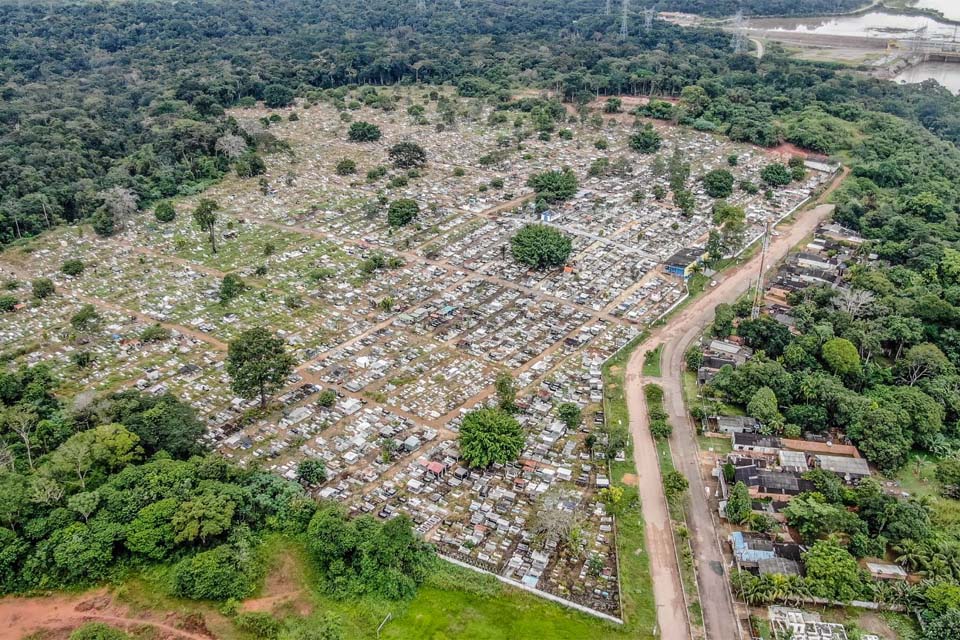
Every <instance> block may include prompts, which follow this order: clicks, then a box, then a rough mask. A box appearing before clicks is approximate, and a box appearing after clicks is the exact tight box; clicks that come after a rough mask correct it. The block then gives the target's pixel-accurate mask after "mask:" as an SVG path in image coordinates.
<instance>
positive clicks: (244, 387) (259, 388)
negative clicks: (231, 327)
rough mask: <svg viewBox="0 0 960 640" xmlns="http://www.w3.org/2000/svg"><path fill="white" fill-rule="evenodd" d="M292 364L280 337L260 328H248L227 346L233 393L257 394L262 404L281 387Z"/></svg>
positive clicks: (252, 395)
mask: <svg viewBox="0 0 960 640" xmlns="http://www.w3.org/2000/svg"><path fill="white" fill-rule="evenodd" d="M293 365H294V359H293V356H291V355H290V354H288V353H287V350H286V345H285V344H284V342H283V340H282V339H281V338H278V337H276V336H274V335H273V334H272V333H271V332H270V331H269V330H267V329H265V328H263V327H254V328H252V329H247V330H246V331H244V332H243V333H241V334H240V335H239V336H237V337H236V338H235V339H233V340H231V341H230V344H229V346H228V348H227V373H229V374H230V377H232V378H233V382H232V388H233V390H234V392H235V393H236V394H237V395H239V396H241V397H243V398H257V397H259V398H260V406H261V407H266V406H267V398H268V397H269V395H270V394H271V393H273V392H274V391H276V390H277V389H279V388H280V387H282V386H283V384H284V383H285V382H286V379H287V377H288V376H289V375H290V374H291V373H292V372H293Z"/></svg>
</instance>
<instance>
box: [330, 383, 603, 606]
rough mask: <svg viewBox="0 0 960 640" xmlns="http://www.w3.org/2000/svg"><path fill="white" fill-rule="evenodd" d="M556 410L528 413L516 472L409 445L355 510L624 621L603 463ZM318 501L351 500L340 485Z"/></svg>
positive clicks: (450, 445)
mask: <svg viewBox="0 0 960 640" xmlns="http://www.w3.org/2000/svg"><path fill="white" fill-rule="evenodd" d="M552 407H553V405H552V404H550V403H547V402H543V401H541V400H533V402H531V403H530V404H529V405H526V406H525V407H524V408H523V412H522V413H521V414H520V416H519V418H520V419H521V421H522V422H523V424H524V427H525V429H526V430H527V431H528V433H530V436H529V438H528V442H527V446H526V448H525V449H524V451H523V453H522V455H521V457H520V460H519V461H518V462H516V463H512V464H507V465H493V466H492V467H490V468H488V469H470V468H469V467H468V466H467V465H466V464H465V463H463V462H462V461H461V460H460V454H459V451H458V450H457V448H456V440H455V439H447V440H441V441H437V442H435V443H432V444H431V443H427V442H425V443H422V445H423V448H422V449H421V448H420V447H419V446H416V445H418V444H420V443H416V442H412V443H410V444H411V445H413V446H415V448H413V450H412V451H410V452H409V453H414V455H413V456H410V457H409V458H406V459H404V464H402V465H400V468H399V469H398V470H396V473H394V474H393V475H392V477H391V479H390V480H389V481H387V482H384V483H382V484H379V485H370V486H368V487H366V490H365V491H364V493H363V494H362V496H361V497H359V498H354V500H353V501H352V502H351V504H352V505H353V510H354V511H356V512H358V513H374V514H376V515H378V516H379V517H381V518H391V517H394V516H396V515H398V514H401V513H403V514H406V515H408V516H410V518H411V519H412V520H413V522H414V523H415V525H416V527H417V532H418V533H419V534H421V535H423V536H424V537H425V538H426V539H428V540H430V541H431V542H433V543H434V544H435V545H436V546H437V549H438V551H439V553H440V554H441V555H443V556H446V557H449V558H452V559H455V560H458V561H460V562H463V563H466V564H468V565H470V566H473V567H476V568H477V569H480V570H483V571H487V572H490V573H494V574H496V575H498V576H500V577H501V578H503V579H506V580H509V581H512V582H514V583H518V584H520V585H523V586H525V587H527V588H529V589H535V590H539V591H543V592H545V593H550V594H553V595H555V596H559V597H561V598H564V599H566V600H569V601H571V602H574V603H576V604H579V605H582V606H585V607H588V608H590V609H592V610H594V611H598V612H601V613H605V614H608V615H612V616H615V617H617V616H619V615H620V605H619V586H618V576H617V560H616V538H615V536H616V532H615V523H614V520H613V516H612V515H610V514H607V513H606V510H605V507H604V505H603V504H602V503H601V502H600V501H599V500H598V499H597V492H598V491H599V490H601V489H603V488H606V487H608V486H610V480H609V478H608V476H607V472H606V469H607V466H606V460H605V459H604V457H603V455H602V453H601V452H599V451H597V452H594V451H591V450H588V449H587V448H586V447H585V445H584V444H583V438H582V436H583V435H584V433H585V432H586V431H587V429H583V430H582V431H577V432H574V433H568V432H567V428H566V426H565V425H564V424H563V423H562V422H560V421H559V420H556V419H555V418H554V417H553V416H552ZM458 422H459V420H456V421H454V423H452V424H451V425H450V428H451V431H452V432H453V434H455V432H456V429H457V427H458ZM403 446H404V447H406V446H407V445H406V443H404V445H403ZM371 486H372V487H373V488H371ZM320 495H321V496H324V497H328V498H333V499H337V500H342V499H344V498H346V497H347V496H352V495H353V494H352V493H351V492H350V486H349V483H348V482H339V483H336V484H333V485H331V484H328V486H326V487H325V488H324V489H322V490H321V491H320Z"/></svg>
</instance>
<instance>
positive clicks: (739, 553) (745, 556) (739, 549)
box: [730, 531, 776, 562]
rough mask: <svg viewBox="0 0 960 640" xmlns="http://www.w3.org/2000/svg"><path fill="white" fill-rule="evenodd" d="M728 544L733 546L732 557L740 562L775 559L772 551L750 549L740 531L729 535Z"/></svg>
mask: <svg viewBox="0 0 960 640" xmlns="http://www.w3.org/2000/svg"><path fill="white" fill-rule="evenodd" d="M730 542H731V543H732V544H733V555H734V556H736V557H737V560H739V561H740V562H756V561H758V560H767V559H770V558H774V557H776V554H775V553H774V552H773V550H772V549H771V550H769V551H764V550H761V549H751V548H750V545H749V543H748V542H747V541H746V540H745V539H744V537H743V532H742V531H734V532H733V533H731V534H730Z"/></svg>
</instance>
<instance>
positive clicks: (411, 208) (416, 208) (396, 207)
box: [387, 198, 420, 227]
mask: <svg viewBox="0 0 960 640" xmlns="http://www.w3.org/2000/svg"><path fill="white" fill-rule="evenodd" d="M419 213H420V205H418V204H417V203H416V201H415V200H411V199H409V198H401V199H400V200H394V201H393V202H391V203H390V209H389V210H388V211H387V222H388V223H389V224H390V226H391V227H402V226H404V225H407V224H410V223H411V222H412V221H413V219H414V218H416V217H417V214H419Z"/></svg>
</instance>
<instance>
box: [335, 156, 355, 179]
mask: <svg viewBox="0 0 960 640" xmlns="http://www.w3.org/2000/svg"><path fill="white" fill-rule="evenodd" d="M334 171H335V172H336V174H337V175H338V176H349V175H352V174H354V173H356V172H357V163H356V162H354V161H353V160H351V159H349V158H344V159H343V160H341V161H340V162H338V163H337V166H336V168H335V169H334Z"/></svg>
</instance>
